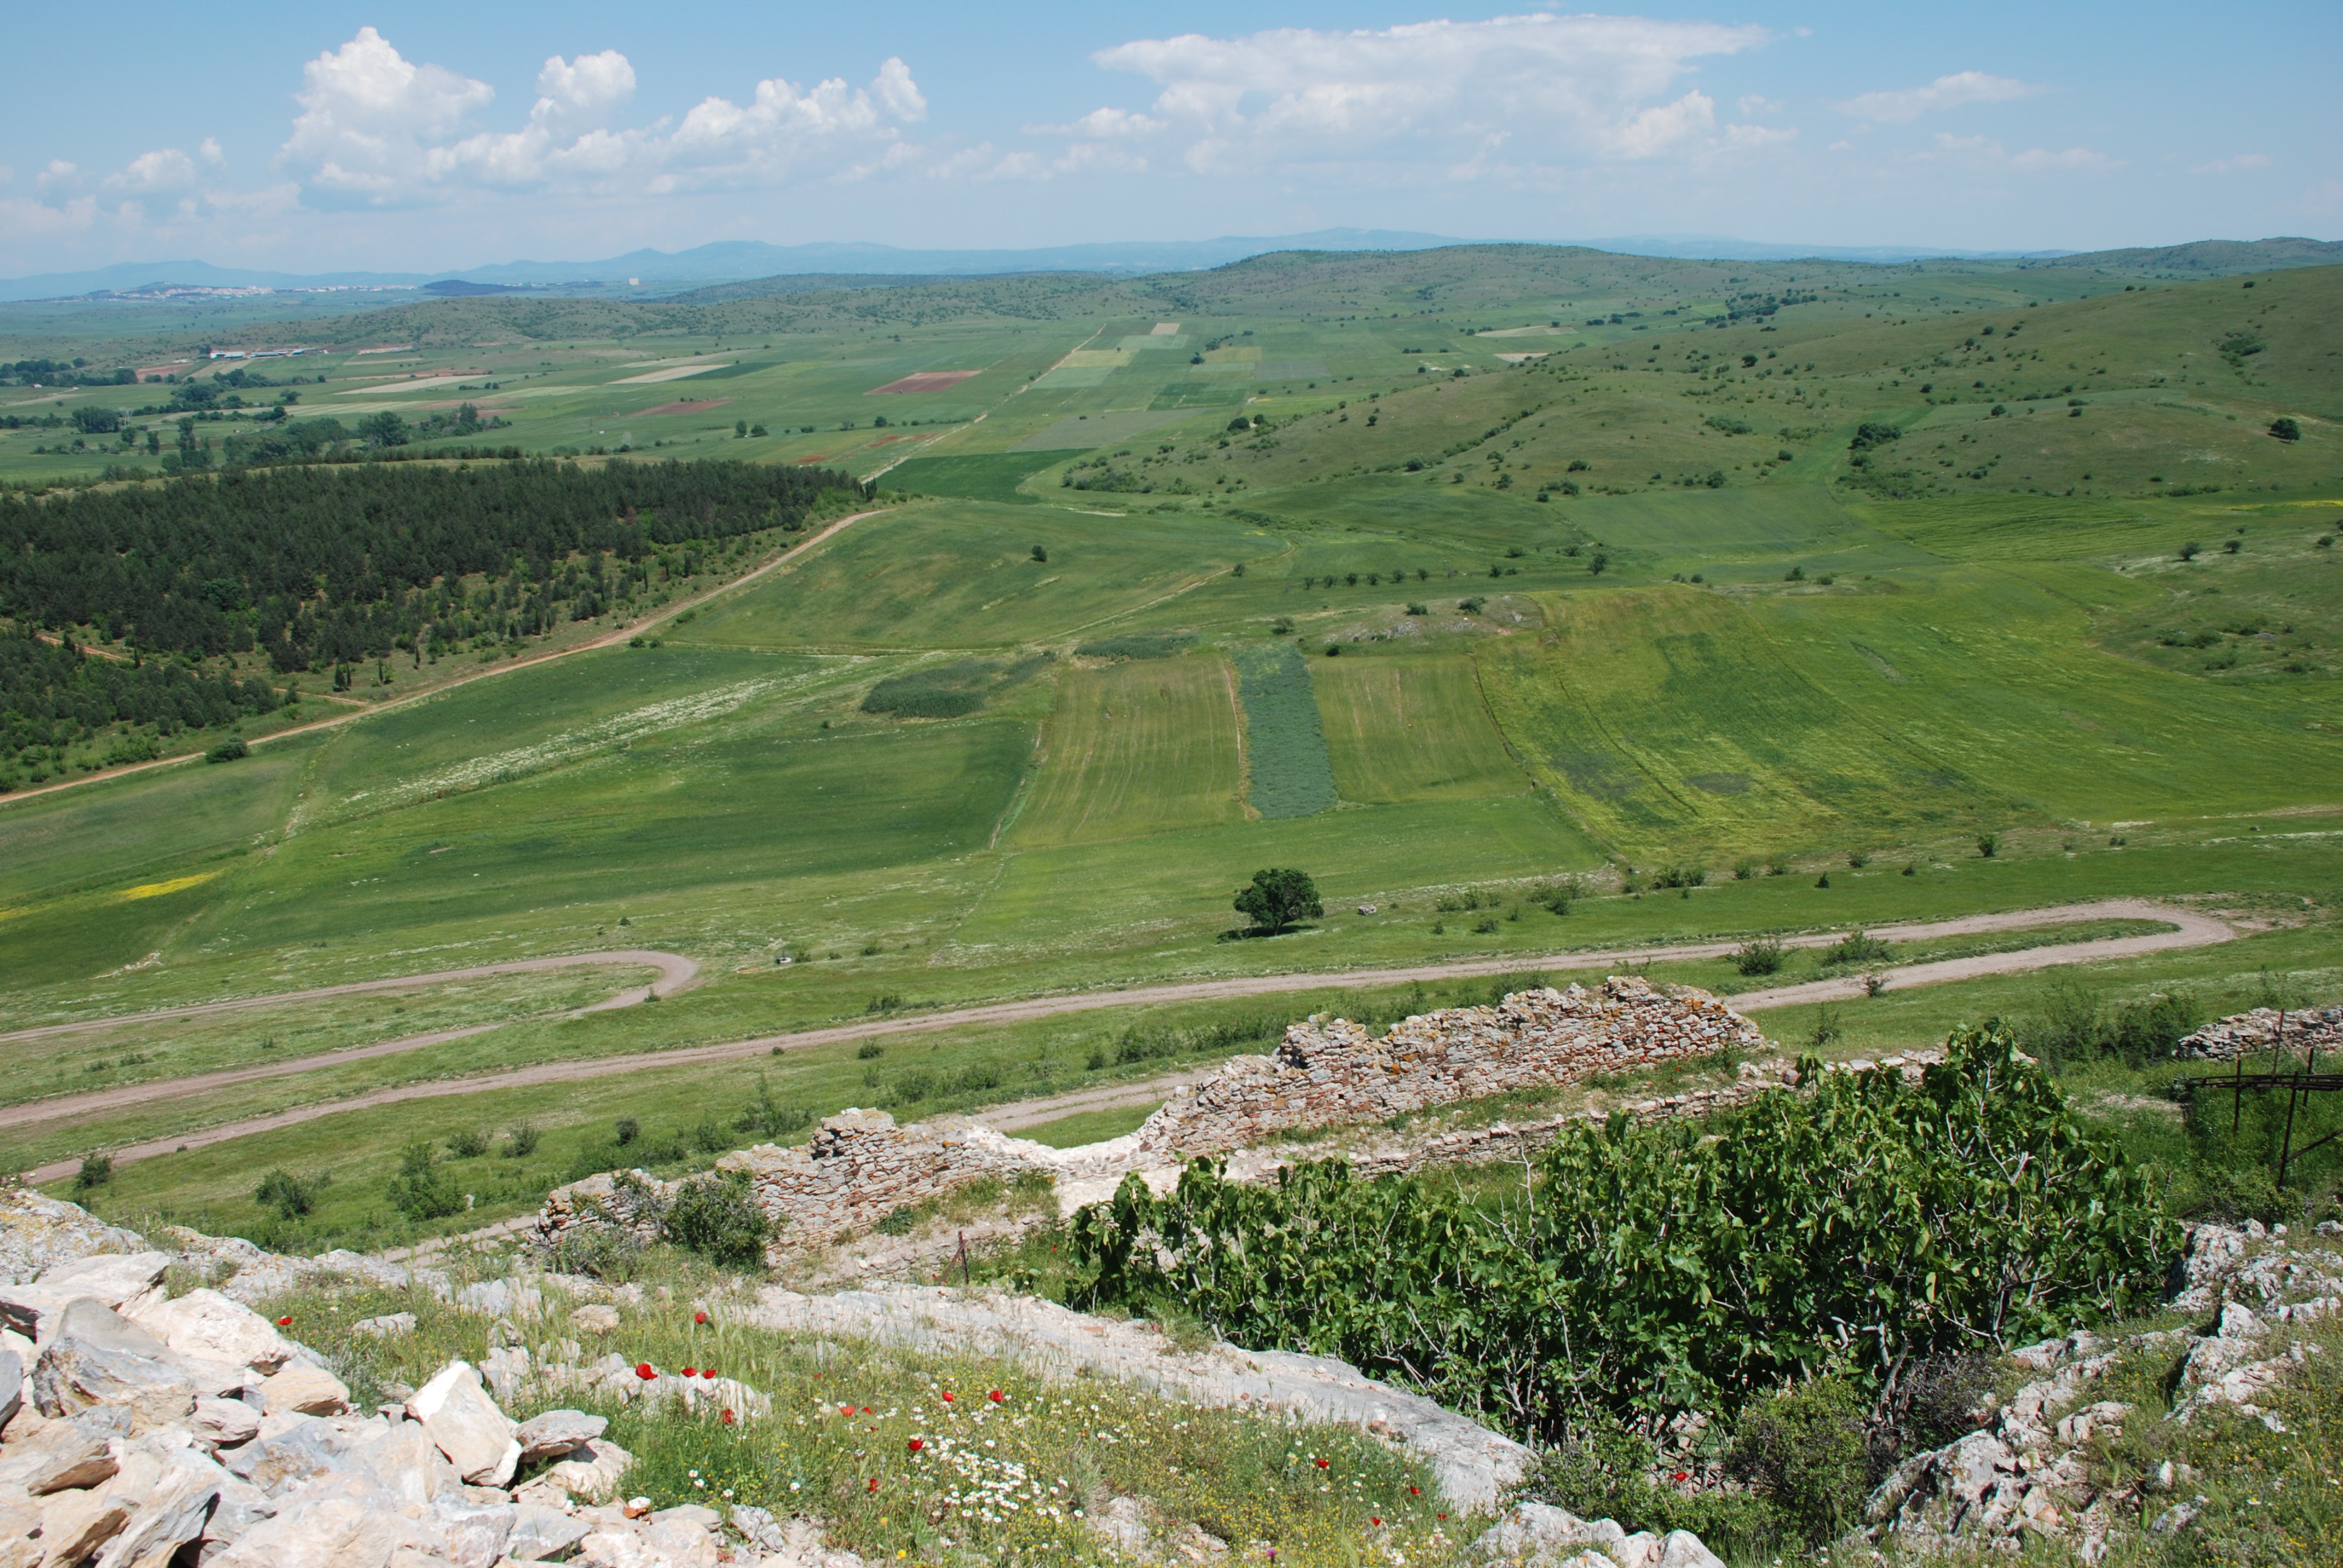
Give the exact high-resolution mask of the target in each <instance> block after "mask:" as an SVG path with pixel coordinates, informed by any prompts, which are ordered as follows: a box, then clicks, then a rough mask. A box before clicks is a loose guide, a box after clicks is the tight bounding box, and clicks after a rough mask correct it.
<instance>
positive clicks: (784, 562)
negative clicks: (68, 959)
mask: <svg viewBox="0 0 2343 1568" xmlns="http://www.w3.org/2000/svg"><path fill="white" fill-rule="evenodd" d="M893 509H894V508H890V507H874V508H871V509H870V511H867V512H854V513H850V515H848V516H846V517H843V518H839V519H838V520H837V521H836V522H834V523H831V524H830V526H828V527H827V528H823V529H822V530H821V532H820V533H818V534H815V535H814V536H812V537H811V538H806V539H800V540H799V541H798V543H796V544H794V545H792V546H790V547H789V548H788V549H786V550H783V551H782V552H781V553H780V554H779V555H778V556H776V557H774V558H772V559H771V560H769V561H767V562H766V563H765V564H764V565H763V566H760V567H759V568H756V569H755V570H754V571H749V572H744V573H742V574H741V575H740V576H739V577H737V578H733V579H732V580H731V581H730V582H729V583H719V584H718V585H717V586H716V587H714V588H709V590H708V591H707V592H706V593H704V594H701V595H699V596H698V597H696V598H683V599H678V600H676V601H674V602H673V603H671V604H668V605H663V606H661V607H660V608H659V609H658V610H657V611H656V612H654V613H652V614H650V615H647V616H644V617H643V618H641V619H639V620H637V621H633V622H630V623H629V624H628V625H626V626H622V627H615V628H612V629H610V630H609V631H607V632H605V633H603V634H602V635H601V636H600V637H598V638H590V639H588V641H585V642H581V643H577V644H574V645H573V646H571V647H568V648H557V649H555V650H554V651H553V652H551V653H540V654H536V655H533V656H531V657H530V658H518V659H515V660H513V661H512V662H511V663H509V664H499V665H496V666H493V667H491V668H487V669H481V670H476V671H474V672H473V673H471V674H469V675H459V676H458V677H457V678H454V679H453V680H449V681H446V682H443V683H442V684H440V685H437V686H434V687H431V688H429V689H426V690H422V691H417V692H412V693H410V694H408V695H407V696H406V697H402V698H399V699H396V700H394V701H390V702H385V703H379V704H377V705H374V706H371V707H367V708H359V709H351V710H350V711H349V712H347V713H337V714H335V715H333V716H332V717H331V718H328V719H317V721H315V722H314V723H309V724H296V725H293V726H292V727H290V728H289V729H279V730H276V731H273V732H272V733H270V734H267V735H256V736H254V737H253V738H252V742H251V743H252V744H253V745H255V746H266V745H267V744H268V743H269V742H270V741H272V740H282V739H285V738H286V737H287V736H288V735H306V734H307V733H309V732H310V731H311V730H316V729H333V728H334V727H336V726H337V725H343V724H347V723H349V722H351V721H352V720H353V719H364V718H366V717H367V715H368V714H374V713H388V712H391V711H393V710H394V709H400V708H404V707H406V706H407V705H408V704H409V703H415V702H420V701H422V700H423V699H426V698H430V697H437V696H438V695H440V694H441V693H442V692H447V691H453V690H455V689H457V688H458V687H459V686H469V685H470V684H471V683H472V682H474V681H476V680H486V679H488V678H490V677H491V676H498V675H510V674H511V673H512V672H513V671H515V670H517V669H528V668H534V667H535V666H538V665H540V664H548V663H551V662H552V661H553V660H555V659H557V658H568V657H569V656H570V655H572V654H576V653H588V652H591V651H593V650H594V649H596V648H612V647H616V646H617V645H618V643H620V642H621V641H623V640H625V639H626V638H632V637H641V636H643V635H645V634H646V633H647V632H649V630H650V629H651V628H655V627H657V626H659V625H660V624H661V623H663V622H666V621H670V620H673V619H674V618H676V617H677V616H679V615H680V614H682V613H683V612H684V611H685V610H688V609H699V608H705V607H706V606H708V605H709V604H710V603H712V602H714V601H715V600H716V599H718V598H720V597H722V596H723V595H725V594H727V593H729V592H730V591H732V590H733V589H735V588H746V587H747V586H748V585H749V584H750V583H752V582H755V581H756V580H757V579H758V578H761V577H763V576H765V575H766V574H767V573H769V572H773V571H779V570H782V569H784V568H787V569H789V570H794V569H795V568H796V566H797V564H798V563H799V562H800V561H802V560H804V559H805V558H807V557H808V556H809V553H810V552H812V551H813V550H814V548H815V547H817V546H819V545H821V544H824V543H827V542H828V541H829V540H830V538H832V537H833V536H835V535H836V534H838V533H839V532H840V531H841V530H842V529H844V528H846V527H847V526H848V525H849V524H851V523H859V522H860V521H862V520H863V519H864V518H875V517H879V516H880V515H881V514H883V513H886V512H889V511H891V510H893ZM202 755H203V753H202V752H200V751H190V752H188V753H186V755H184V756H180V757H165V758H161V759H157V760H156V761H153V762H134V763H132V764H130V765H129V766H127V767H124V768H110V769H106V771H105V772H103V773H93V774H90V775H88V776H87V777H85V778H81V779H64V780H62V781H60V782H58V783H55V784H44V785H41V786H39V787H38V788H35V789H19V790H15V791H14V792H13V793H10V794H7V795H0V808H5V807H7V806H9V805H11V804H13V803H15V802H16V801H19V800H37V799H40V798H41V797H42V796H44V795H53V794H55V793H56V792H57V791H58V790H60V789H77V788H79V787H80V786H82V785H85V784H98V783H103V782H105V781H106V780H108V779H126V778H128V777H129V776H130V775H132V774H134V773H144V772H146V771H147V770H148V769H154V768H174V767H177V766H178V765H180V764H181V763H186V762H193V761H196V759H199V758H200V757H201V756H202ZM0 1038H5V1037H0Z"/></svg>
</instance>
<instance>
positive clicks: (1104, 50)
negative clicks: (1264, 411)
mask: <svg viewBox="0 0 2343 1568" xmlns="http://www.w3.org/2000/svg"><path fill="white" fill-rule="evenodd" d="M7 36H8V45H7V48H6V50H5V55H0V175H5V178H0V276H19V275H23V274H27V273H35V272H49V271H61V270H66V269H71V268H75V267H81V266H96V265H101V264H104V263H108V262H116V261H133V260H147V259H165V258H176V257H199V258H201V259H205V260H208V261H212V262H215V263H217V264H220V265H224V266H266V267H279V268H284V269H287V270H296V271H319V270H327V269H341V268H379V269H399V270H408V269H412V270H435V269H455V268H459V267H466V266H478V265H482V264H486V263H491V262H498V261H507V260H513V259H517V258H522V257H529V258H536V259H589V258H592V257H597V256H609V255H614V254H617V253H619V252H623V251H627V250H630V249H633V248H635V247H637V246H655V247H658V248H659V249H664V250H677V249H681V248H684V247H687V246H693V245H699V244H702V243H705V242H708V241H710V240H719V239H759V240H766V241H770V242H772V243H775V244H797V243H802V242H805V241H809V240H875V241H880V242H882V243H887V244H893V245H902V246H950V247H956V248H959V247H988V246H1004V247H1006V246H1029V245H1059V244H1070V243H1079V242H1083V241H1101V240H1134V239H1146V240H1161V239H1188V238H1205V237H1210V236H1219V235H1231V234H1241V235H1243V234H1249V235H1277V234H1289V233H1297V232H1302V231H1307V230H1310V229H1315V228H1321V227H1329V226H1358V227H1378V228H1403V229H1418V230H1429V231H1432V232H1436V233H1442V234H1450V235H1459V236H1473V237H1490V238H1515V239H1531V240H1572V239H1581V238H1590V237H1600V236H1624V235H1654V236H1656V235H1674V236H1688V235H1729V236H1736V237H1740V238H1744V239H1751V240H1760V241H1768V242H1777V243H1804V244H1816V245H1834V246H1854V245H1923V246H1943V247H1946V248H1961V249H2033V248H2063V249H2096V248H2101V247H2105V246H2121V245H2145V244H2163V243H2169V242H2173V241H2178V240H2185V239H2192V238H2201V237H2207V236H2221V237H2230V238H2257V237H2260V236H2268V235H2274V234H2300V235H2309V236H2315V237H2321V238H2335V237H2338V236H2343V128H2338V127H2343V116H2338V115H2337V113H2336V112H2335V108H2334V98H2333V93H2332V81H2333V78H2334V76H2335V74H2336V71H2337V67H2338V65H2343V6H2338V5H2335V4H2333V3H2332V0H2327V3H2325V4H2294V3H2290V0H2278V3H2268V0H2265V3H2262V4H2258V5H2254V6H2251V7H2244V8H2213V7H2207V6H2201V5H2194V6H2182V5H2162V4H2132V5H2077V4H2066V5H2045V4H2041V3H2039V0H2036V3H2033V4H2026V5H2014V4H2001V3H1998V0H1986V3H1970V4H1965V5H1937V6H1915V5H1902V6H1898V5H1880V4H1877V0H1868V3H1865V4H1859V5H1858V4H1837V3H1815V4H1805V5H1774V4H1760V5H1751V6H1745V7H1742V8H1734V9H1727V8H1725V7H1724V6H1722V5H1644V6H1639V7H1636V8H1634V9H1633V10H1624V9H1623V10H1620V11H1617V12H1612V13H1603V14H1585V13H1571V12H1564V11H1556V12H1534V11H1529V10H1525V9H1516V10H1485V11H1466V10H1442V9H1439V8H1435V7H1433V6H1432V5H1405V4H1384V3H1381V0H1354V3H1352V4H1342V5H1336V4H1322V3H1316V0H1312V3H1304V4H1284V5H1280V4H1273V3H1256V4H1249V5H1228V4H1218V3H1186V4H1171V5H1165V4H1160V3H1159V4H1155V5H1144V6H1141V5H1121V4H1114V3H1111V0H1094V3H1091V4H1083V5H1071V4H1059V3H1054V0H1052V3H1049V4H1021V5H991V6H981V5H966V4H958V5H934V4H929V3H926V0H898V3H897V4H894V5H885V6H878V5H824V6H809V5H772V4H769V3H767V4H761V5H731V4H725V3H720V0H713V3H703V4H700V5H694V6H691V7H688V8H685V7H660V6H648V5H641V4H639V3H637V4H631V5H607V4H599V3H595V0H570V3H565V4H563V5H558V6H556V5H532V4H520V3H508V4H504V5H481V4H478V3H477V0H475V3H474V4H468V5H441V4H415V3H410V4H407V5H402V6H399V7H397V8H396V9H395V10H385V9H383V8H379V7H372V6H359V5H341V4H336V3H324V4H315V5H307V6H299V7H283V6H277V7H252V8H245V9H238V10H232V11H228V12H209V13H205V12H190V11H187V10H186V8H185V7H180V6H171V7H166V6H161V5H145V4H137V3H131V4H122V5H110V6H107V7H106V8H104V9H103V10H102V11H92V10H87V9H84V8H81V7H73V6H47V7H39V8H32V7H27V8H26V9H25V11H23V12H21V13H19V14H17V15H14V16H12V17H11V18H10V20H9V24H8V35H7Z"/></svg>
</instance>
